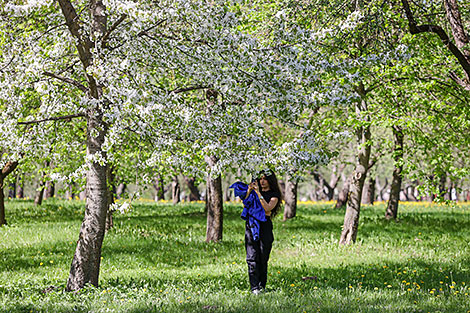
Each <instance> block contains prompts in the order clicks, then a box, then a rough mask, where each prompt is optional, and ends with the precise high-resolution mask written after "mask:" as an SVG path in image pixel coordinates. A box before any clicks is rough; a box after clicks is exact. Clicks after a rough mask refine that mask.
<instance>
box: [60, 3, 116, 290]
mask: <svg viewBox="0 0 470 313" xmlns="http://www.w3.org/2000/svg"><path fill="white" fill-rule="evenodd" d="M58 2H59V5H60V8H61V10H62V13H63V15H64V18H65V21H66V25H67V27H68V29H69V31H70V33H71V35H72V36H73V37H74V39H75V40H76V47H77V52H78V57H79V59H80V61H81V63H82V66H83V68H84V73H85V74H84V76H85V78H86V82H87V89H86V93H87V95H88V96H89V97H90V98H93V99H95V100H96V101H99V102H102V105H103V106H106V103H105V101H104V100H103V99H102V90H103V86H100V85H99V84H98V83H97V81H96V80H95V78H94V77H93V76H92V75H91V74H88V73H87V68H88V67H89V66H90V65H91V64H92V61H93V54H92V48H93V47H94V45H95V42H93V41H94V40H96V41H98V40H100V38H103V37H104V36H105V34H106V24H107V14H106V8H105V6H104V5H103V2H102V1H101V0H90V1H89V6H88V9H89V14H90V16H91V30H90V32H88V31H86V30H85V29H82V25H81V24H80V23H81V22H80V21H81V19H80V18H79V16H78V14H77V12H76V10H75V8H74V7H73V5H72V3H71V2H70V0H58ZM88 34H89V35H90V36H91V37H88ZM86 121H87V142H86V144H87V156H88V158H87V166H88V170H87V177H86V208H85V216H84V219H83V222H82V226H81V228H80V234H79V238H78V241H77V247H76V249H75V254H74V257H73V260H72V265H71V268H70V275H69V278H68V281H67V287H66V289H67V290H68V291H73V290H79V289H81V288H83V287H85V286H86V285H87V284H92V285H94V286H98V277H99V270H100V261H101V246H102V244H103V239H104V234H105V223H106V214H107V211H108V187H107V183H106V180H107V165H106V163H101V164H100V162H98V161H97V160H93V156H95V155H101V157H102V158H103V159H104V160H106V152H105V151H103V149H102V146H103V144H104V140H105V136H106V133H107V125H106V124H105V123H104V122H103V112H102V111H101V109H100V106H96V107H94V108H89V109H88V111H87V112H86Z"/></svg>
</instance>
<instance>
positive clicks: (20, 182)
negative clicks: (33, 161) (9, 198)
mask: <svg viewBox="0 0 470 313" xmlns="http://www.w3.org/2000/svg"><path fill="white" fill-rule="evenodd" d="M17 181H18V184H17V185H18V188H17V193H16V197H17V198H18V199H23V198H24V177H23V174H21V175H18V179H17Z"/></svg>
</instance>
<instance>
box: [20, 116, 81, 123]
mask: <svg viewBox="0 0 470 313" xmlns="http://www.w3.org/2000/svg"><path fill="white" fill-rule="evenodd" d="M85 116H86V115H85V114H83V113H79V114H71V115H65V116H53V117H48V118H45V119H42V120H33V121H26V122H18V124H19V125H31V124H38V123H43V122H49V121H60V120H67V121H70V120H71V119H72V118H77V117H85Z"/></svg>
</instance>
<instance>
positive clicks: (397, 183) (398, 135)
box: [385, 126, 404, 220]
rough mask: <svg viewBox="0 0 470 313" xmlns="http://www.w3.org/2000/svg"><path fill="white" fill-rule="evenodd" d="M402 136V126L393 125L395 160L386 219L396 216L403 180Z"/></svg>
mask: <svg viewBox="0 0 470 313" xmlns="http://www.w3.org/2000/svg"><path fill="white" fill-rule="evenodd" d="M403 138H404V134H403V128H402V127H401V126H393V140H394V143H395V146H394V149H393V159H394V160H395V167H394V169H393V176H392V186H391V187H390V197H389V199H388V203H387V209H386V211H385V218H386V219H387V220H390V219H396V218H397V216H398V203H399V201H400V190H401V183H402V180H403Z"/></svg>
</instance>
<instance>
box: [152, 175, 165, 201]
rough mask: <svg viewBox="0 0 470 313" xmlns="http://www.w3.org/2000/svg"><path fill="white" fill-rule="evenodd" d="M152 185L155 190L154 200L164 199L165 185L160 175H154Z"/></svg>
mask: <svg viewBox="0 0 470 313" xmlns="http://www.w3.org/2000/svg"><path fill="white" fill-rule="evenodd" d="M153 187H154V188H155V190H156V193H155V201H159V200H165V186H164V184H163V178H162V177H161V176H160V175H157V176H156V177H155V181H154V183H153Z"/></svg>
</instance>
